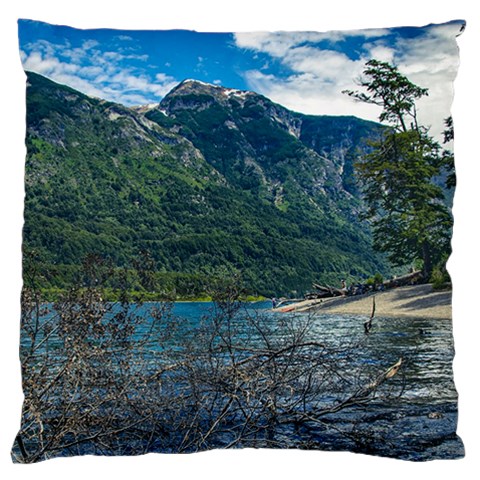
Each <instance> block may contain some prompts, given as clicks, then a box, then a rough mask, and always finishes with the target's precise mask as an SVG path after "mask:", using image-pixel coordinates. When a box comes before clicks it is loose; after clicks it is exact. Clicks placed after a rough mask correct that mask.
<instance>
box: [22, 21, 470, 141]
mask: <svg viewBox="0 0 480 480" xmlns="http://www.w3.org/2000/svg"><path fill="white" fill-rule="evenodd" d="M462 24H463V22H462V21H460V20H458V21H452V22H448V23H445V24H437V25H435V24H432V25H429V26H426V27H402V28H390V29H367V30H347V31H331V32H289V31H279V32H251V33H248V32H242V33H199V32H194V31H189V30H163V31H162V30H156V31H155V30H151V31H148V30H144V31H141V30H136V31H135V30H112V29H90V30H81V29H75V28H70V27H67V26H58V25H50V24H47V23H43V22H36V21H31V20H19V42H20V56H21V60H22V63H23V67H24V68H25V69H26V70H29V71H34V72H37V73H40V74H42V75H45V76H46V77H48V78H50V79H52V80H54V81H56V82H59V83H62V84H66V85H69V86H70V87H72V88H75V89H77V90H79V91H81V92H83V93H86V94H87V95H91V96H94V97H99V98H104V99H106V100H110V101H113V102H118V103H122V104H124V105H127V106H130V105H144V104H152V103H158V102H159V101H160V100H161V99H162V98H163V97H164V96H165V95H166V94H167V93H168V92H169V91H170V90H171V89H172V88H173V87H175V86H176V85H177V84H178V83H179V82H181V81H182V80H184V79H186V78H193V79H197V80H201V81H204V82H208V83H212V84H215V85H221V86H224V87H228V88H236V89H240V90H253V91H255V92H257V93H260V94H262V95H265V96H266V97H268V98H270V99H271V100H273V101H274V102H277V103H279V104H281V105H284V106H285V107H287V108H289V109H291V110H294V111H297V112H302V113H307V114H315V115H356V116H358V117H360V118H365V119H367V120H377V119H378V115H379V114H380V108H379V107H377V106H374V105H367V104H364V103H359V102H355V101H354V100H353V99H352V98H350V97H348V96H346V95H345V94H343V93H342V90H345V89H357V88H358V86H357V83H356V82H358V79H359V77H360V76H361V74H362V71H363V69H364V66H365V63H366V62H367V61H368V60H369V59H371V58H376V59H378V60H383V61H387V62H389V63H392V64H395V65H397V66H398V68H399V70H400V72H402V73H403V74H404V75H406V76H407V77H408V78H409V79H410V80H411V81H413V82H414V83H416V84H417V85H419V86H421V87H425V88H428V90H429V95H428V97H425V98H423V99H421V100H420V101H419V103H418V115H419V119H420V122H421V123H422V124H423V125H425V126H427V127H430V128H431V133H432V134H433V135H434V136H436V137H437V138H439V139H440V138H441V132H442V131H443V129H444V125H443V119H445V118H446V117H447V116H449V114H450V106H451V102H452V100H453V80H454V79H455V76H456V72H457V68H458V48H457V44H456V40H455V39H456V36H457V35H458V34H459V33H460V30H461V27H462Z"/></svg>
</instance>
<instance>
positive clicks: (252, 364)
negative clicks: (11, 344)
mask: <svg viewBox="0 0 480 480" xmlns="http://www.w3.org/2000/svg"><path fill="white" fill-rule="evenodd" d="M270 306H271V305H270V302H257V303H247V304H237V303H234V304H231V303H228V302H226V303H224V304H214V303H209V302H205V303H203V302H202V303H200V302H178V303H175V304H173V305H169V306H166V305H165V304H158V303H146V304H143V305H141V306H138V305H124V306H123V308H122V307H121V306H120V305H111V304H102V303H101V302H99V303H98V304H95V303H92V304H90V305H89V306H88V309H89V310H88V312H85V311H82V310H80V309H77V308H76V307H75V306H72V305H65V306H64V307H62V309H63V310H62V311H61V312H57V311H53V309H52V307H51V306H47V308H46V309H45V311H44V312H42V314H41V317H39V318H38V322H37V321H32V325H31V326H30V327H29V326H28V325H24V330H23V331H22V355H23V358H24V360H25V361H28V362H30V363H29V365H30V368H31V371H32V372H34V373H32V377H33V380H32V381H31V382H27V384H31V385H36V384H38V385H39V387H37V391H34V392H33V393H34V394H33V396H32V398H33V400H34V401H36V399H37V398H38V390H39V389H40V390H41V395H40V396H41V397H42V402H44V403H43V404H42V405H40V406H39V405H38V404H36V403H35V405H34V407H35V408H33V407H32V412H33V413H32V414H31V417H29V409H28V408H26V410H25V416H26V418H25V419H24V424H28V428H29V429H30V430H26V431H25V434H24V435H25V437H26V440H25V443H26V444H27V445H29V448H30V449H32V450H33V449H35V448H36V445H35V442H36V441H37V440H36V439H37V437H38V435H39V431H41V433H42V435H46V434H47V433H49V432H51V433H50V434H51V435H55V436H56V437H58V440H56V441H57V442H58V446H55V447H52V450H53V453H50V455H54V456H67V455H72V454H86V453H94V454H99V453H100V454H109V455H120V454H122V455H123V454H127V453H129V454H138V453H146V452H195V451H201V450H206V449H211V448H242V447H254V448H262V447H268V448H299V449H321V450H348V451H355V452H361V453H367V454H374V455H382V456H389V457H395V458H402V459H409V460H417V461H418V460H430V459H438V458H443V459H449V458H459V457H461V456H463V455H464V449H463V444H462V442H461V440H460V439H459V437H458V436H457V435H456V433H455V431H456V422H457V392H456V390H455V385H454V383H453V373H452V361H453V358H454V348H453V338H452V329H451V321H449V320H441V319H434V320H432V319H422V318H414V319H411V318H408V319H407V318H382V317H375V318H374V320H373V327H372V330H371V332H370V334H368V335H366V334H365V331H364V327H363V322H364V320H365V319H366V318H367V317H362V316H353V315H325V314H318V315H309V314H298V313H297V314H281V313H276V312H272V311H271V309H270ZM42 326H43V327H44V328H43V327H42ZM27 332H28V334H27ZM32 332H35V334H33V333H32ZM32 338H34V339H35V340H33V341H32ZM32 342H33V343H35V344H36V345H37V346H38V347H36V348H35V351H34V355H29V354H28V352H31V351H32V349H31V347H32ZM399 359H402V364H401V367H400V369H399V370H398V373H397V374H396V375H392V376H391V378H389V376H388V375H386V372H388V371H389V368H390V367H392V366H393V365H394V364H396V363H397V362H398V361H399ZM27 371H28V370H27ZM35 375H37V376H36V377H35ZM48 379H50V380H51V379H53V382H51V383H48V382H49V380H48ZM45 384H47V388H45ZM70 389H76V390H75V395H74V396H73V397H71V398H70V397H69V399H67V398H65V396H67V397H68V396H69V395H70V394H69V392H70ZM45 392H47V393H46V394H45ZM26 396H27V401H28V398H29V395H28V392H27V394H26ZM67 400H68V401H67ZM34 401H32V402H33V403H34ZM33 403H32V405H33ZM72 405H75V411H76V412H85V411H88V415H87V417H88V422H86V423H85V425H83V424H82V425H80V427H81V428H83V430H79V431H72V429H73V430H75V428H80V427H79V426H78V423H79V422H76V423H75V424H74V425H75V427H72V426H71V425H69V426H68V428H66V427H65V429H64V430H61V429H60V432H59V426H58V425H59V421H58V418H61V419H62V421H64V419H65V418H68V416H69V415H73V414H72V413H71V412H72V410H71V409H72ZM42 409H45V410H47V412H45V415H44V418H42V420H41V422H39V421H38V419H37V417H35V415H37V416H38V413H37V412H38V410H40V411H41V410H42ZM65 409H67V412H68V413H66V412H65ZM112 412H116V413H115V415H113V414H112ZM34 414H35V415H34ZM82 415H84V414H82ZM106 418H107V419H108V421H109V422H113V424H114V426H113V427H108V428H110V429H111V431H110V432H115V431H120V432H122V433H121V434H120V436H119V435H118V434H116V435H113V434H111V433H108V435H107V433H101V435H102V438H101V443H99V444H97V443H96V438H97V437H96V435H100V433H98V432H105V431H109V430H108V428H107V427H106V425H105V419H106ZM82 419H83V417H82ZM27 420H28V422H27ZM36 422H39V423H38V425H36ZM125 422H126V423H125ZM128 422H130V423H128ZM125 425H127V426H125ZM128 425H130V426H128ZM49 429H50V430H49ZM92 431H95V432H97V433H96V434H95V435H92ZM45 432H47V433H45ZM56 437H55V438H56ZM79 438H80V439H82V438H85V439H87V440H88V439H94V440H88V441H87V440H85V441H83V440H81V441H80V442H79V440H78V439H79ZM133 439H135V440H133ZM43 441H45V440H43ZM52 444H54V443H53V442H52ZM71 445H75V449H74V450H72V447H71ZM79 445H80V446H79Z"/></svg>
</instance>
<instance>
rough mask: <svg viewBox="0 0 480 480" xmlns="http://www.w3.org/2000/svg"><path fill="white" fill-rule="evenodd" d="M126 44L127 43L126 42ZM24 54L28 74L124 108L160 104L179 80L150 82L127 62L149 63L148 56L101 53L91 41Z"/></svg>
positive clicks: (42, 45) (43, 44)
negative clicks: (123, 105)
mask: <svg viewBox="0 0 480 480" xmlns="http://www.w3.org/2000/svg"><path fill="white" fill-rule="evenodd" d="M125 40H127V39H125ZM25 50H26V51H23V50H22V51H21V53H20V57H21V59H22V63H23V66H24V68H25V70H30V71H33V72H36V73H39V74H41V75H44V76H46V77H48V78H51V79H52V80H54V81H56V82H58V83H63V84H66V85H69V86H71V87H72V88H75V89H77V90H79V91H81V92H83V93H85V94H87V95H90V96H94V97H99V98H104V99H106V100H110V101H113V102H118V103H123V104H125V105H135V104H146V103H152V101H160V100H161V98H162V97H163V96H165V94H166V93H168V92H169V91H170V90H171V89H172V88H173V87H174V86H175V85H177V83H178V82H177V80H176V79H175V78H173V77H171V76H169V75H167V74H165V73H157V74H156V75H155V76H154V78H151V77H150V76H149V75H148V74H147V73H146V72H145V70H143V69H138V68H135V67H133V66H129V67H125V66H124V63H123V62H124V61H125V60H132V59H133V60H138V61H146V60H148V56H147V55H136V54H130V53H129V54H125V53H124V52H122V50H119V51H102V50H101V49H100V45H99V43H98V42H96V41H93V40H89V41H86V42H84V43H83V44H82V46H81V47H75V48H72V47H71V46H70V45H69V43H68V42H65V43H64V44H63V45H61V44H53V43H51V42H47V41H44V40H41V41H38V42H36V43H35V44H29V45H26V46H25Z"/></svg>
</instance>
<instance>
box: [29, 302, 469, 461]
mask: <svg viewBox="0 0 480 480" xmlns="http://www.w3.org/2000/svg"><path fill="white" fill-rule="evenodd" d="M159 306H161V304H160V305H159V304H155V303H146V304H143V305H127V306H126V308H127V309H129V308H131V310H132V311H134V312H135V315H136V316H137V317H138V318H140V319H141V321H140V322H139V323H138V326H137V327H136V329H135V331H134V333H133V335H132V336H130V337H129V338H136V337H137V336H138V338H142V336H145V337H146V338H149V340H148V341H146V342H142V343H141V349H140V348H138V349H137V348H135V349H133V350H131V351H130V352H131V353H133V354H134V361H133V365H131V366H130V367H131V368H138V373H139V374H145V373H148V374H152V375H156V372H157V371H158V367H159V365H166V364H165V363H164V364H162V362H172V361H173V360H174V359H177V360H179V363H178V365H182V361H183V359H184V358H183V357H182V355H185V352H186V354H187V355H190V354H191V352H194V353H193V355H192V358H190V362H192V365H191V366H192V367H193V366H194V367H195V369H196V370H195V372H196V374H201V373H202V371H203V368H204V366H205V367H208V365H203V362H204V360H203V358H205V361H211V362H212V363H213V364H215V363H217V362H218V365H220V366H221V365H225V361H224V357H223V355H226V354H225V349H224V350H222V349H221V348H219V349H216V347H217V346H218V347H222V346H221V345H220V344H219V345H213V347H215V348H214V349H213V351H214V353H213V354H211V356H210V357H208V355H207V356H205V357H203V356H202V355H203V352H202V348H203V347H202V343H201V341H202V340H201V338H202V337H201V335H202V325H204V324H205V322H206V323H207V324H208V322H212V319H214V318H218V315H219V314H220V315H221V312H219V311H218V310H216V309H217V308H218V306H216V305H215V304H213V303H196V302H191V303H187V302H186V303H182V302H179V303H176V304H175V305H174V306H173V310H172V312H171V313H172V314H173V319H174V321H173V322H172V323H162V322H160V323H159V324H157V323H155V322H154V321H153V316H154V315H153V313H152V312H153V311H154V309H155V308H157V307H159ZM111 307H112V308H111V310H110V311H109V313H108V314H106V315H105V316H104V317H102V320H101V321H103V322H106V323H108V322H109V319H110V318H114V315H115V309H116V308H117V307H116V306H114V305H111ZM257 316H258V318H261V319H262V320H261V321H262V322H263V323H262V328H263V333H266V332H268V338H269V341H271V342H272V344H273V345H274V348H273V351H274V350H275V349H279V348H280V349H281V348H282V342H283V341H285V342H286V343H288V342H289V341H290V342H291V340H292V335H294V333H292V332H295V331H296V329H297V330H302V328H303V327H302V326H307V325H308V329H306V330H305V331H307V332H308V333H307V335H306V337H305V338H303V340H302V341H303V342H312V343H316V345H317V346H318V345H322V346H325V348H324V349H322V348H320V349H316V350H312V351H308V349H305V350H303V351H302V352H300V354H301V355H305V357H302V356H296V357H292V358H295V359H297V360H295V361H298V363H297V364H295V368H296V367H297V365H300V366H301V368H303V366H304V365H305V360H304V358H308V359H309V361H312V357H314V358H313V361H314V362H316V361H318V358H319V357H318V355H324V357H322V358H323V359H324V360H325V361H323V360H322V363H321V364H322V368H323V365H325V368H332V371H333V372H334V376H335V380H334V381H331V380H328V379H331V378H332V375H330V372H329V371H327V372H326V374H325V378H326V379H327V381H326V383H325V388H323V386H322V388H321V389H319V390H318V392H321V393H320V394H317V393H315V396H312V397H308V400H305V403H304V404H303V408H305V410H306V411H309V412H319V411H322V409H325V407H331V406H332V405H336V403H335V402H342V401H344V400H345V399H346V398H347V399H348V398H350V395H351V394H352V391H355V390H356V389H357V390H358V389H362V388H364V387H365V386H367V385H368V384H369V382H371V381H372V379H375V378H377V377H378V375H379V374H382V373H383V372H385V371H386V369H387V368H388V367H390V366H392V365H394V364H395V363H396V362H397V361H398V360H399V359H400V358H401V359H402V366H401V368H400V371H399V373H398V374H397V375H395V377H393V378H392V379H390V380H389V381H388V382H385V384H383V385H382V388H381V389H379V390H381V391H380V392H376V393H375V396H374V398H373V401H369V402H368V403H365V404H361V402H357V403H355V405H351V406H349V407H348V408H345V409H340V410H339V411H335V413H327V414H325V415H323V414H322V415H321V416H319V417H321V418H320V420H319V421H317V422H313V423H311V422H303V423H302V424H300V425H296V424H295V423H294V422H290V423H287V422H284V423H283V424H282V422H281V421H279V422H278V424H276V425H275V426H274V427H272V429H273V430H274V433H273V435H274V436H275V441H278V445H279V446H281V447H282V448H285V447H291V448H312V449H322V450H349V451H357V452H364V453H370V454H376V455H384V456H391V457H398V458H404V459H410V460H428V459H436V458H458V457H461V456H462V455H463V445H462V442H461V440H460V439H459V438H458V436H457V435H456V433H455V432H456V422H457V393H456V391H455V386H454V383H453V373H452V361H453V357H454V349H453V338H452V329H451V321H449V320H440V319H438V320H435V319H423V318H414V319H410V318H383V317H375V318H374V320H373V327H372V330H371V332H370V334H368V335H366V334H365V332H364V326H363V322H364V321H365V319H366V318H367V317H361V316H353V315H326V314H318V315H315V316H309V315H308V314H279V313H274V312H272V311H271V310H270V303H269V302H258V303H251V304H246V305H245V306H244V308H242V309H240V311H239V313H238V314H237V315H234V317H233V320H232V324H231V325H230V326H229V328H230V327H231V333H232V339H233V341H234V343H235V347H240V348H238V349H237V350H236V353H235V355H236V357H235V358H236V361H238V362H239V363H241V362H242V360H243V359H245V358H247V357H248V356H249V355H251V354H252V352H253V351H257V352H258V348H257V347H258V346H259V345H260V346H261V345H263V347H262V348H264V346H265V343H262V341H263V340H264V338H262V337H261V334H260V333H259V332H258V331H256V330H255V328H252V325H254V324H255V322H252V321H247V319H248V318H250V319H251V318H253V317H255V318H257ZM43 321H44V322H46V323H50V324H51V325H50V327H49V330H48V331H49V332H50V333H49V334H48V338H45V340H48V342H46V341H45V342H44V341H43V340H44V338H43V337H41V336H39V340H40V345H42V348H41V349H39V350H38V352H36V353H37V354H38V355H41V354H42V353H44V350H45V349H47V345H48V350H49V353H50V357H51V359H53V360H55V361H54V362H53V363H54V364H55V363H58V364H61V360H62V356H65V352H64V345H63V344H62V340H61V339H60V338H59V336H58V335H57V326H56V322H57V321H58V319H56V313H55V312H53V311H52V310H50V311H49V312H48V313H47V314H46V315H45V317H44V319H43ZM170 326H172V327H174V328H172V331H171V332H168V335H165V332H166V331H167V330H168V329H169V327H170ZM293 327H295V328H293ZM203 338H204V340H205V337H203ZM164 339H168V340H164ZM188 342H191V343H190V344H189V343H188ZM220 343H221V342H220ZM195 345H199V347H198V348H196V346H195ZM22 348H23V349H24V350H26V351H28V348H29V338H28V336H27V335H22ZM182 349H183V350H182ZM256 349H257V350H256ZM167 350H168V352H167ZM312 352H314V353H312ZM177 354H178V358H177ZM212 355H213V356H212ZM253 356H255V355H253ZM225 358H226V357H225ZM289 358H290V357H288V356H286V357H285V360H284V361H285V362H287V361H288V359H289ZM137 359H138V365H139V366H138V367H136V366H135V364H136V363H137ZM298 359H300V360H298ZM57 360H58V362H57ZM228 361H229V360H228V358H227V362H228ZM319 364H320V362H319ZM259 365H260V364H259ZM276 365H277V366H278V367H280V366H282V363H281V362H280V363H278V364H276ZM179 369H180V368H179ZM166 371H167V370H166ZM170 371H171V372H172V373H167V374H166V376H165V377H164V381H166V382H167V383H168V381H171V385H172V386H171V391H170V390H168V391H169V396H168V403H169V404H170V403H171V399H172V398H174V397H175V396H179V381H182V380H179V378H180V379H181V378H182V374H180V375H179V376H177V377H175V375H176V373H174V372H173V370H168V372H170ZM205 371H206V372H209V370H208V368H206V370H205ZM214 371H215V372H217V373H218V372H220V373H221V372H222V370H221V369H219V370H214ZM226 371H227V373H228V375H229V376H230V377H231V373H230V370H228V369H227V370H226ZM312 371H313V370H312ZM265 372H267V371H265ZM265 372H264V373H265ZM315 372H316V373H315V374H318V372H320V373H321V370H319V369H317V370H315ZM249 373H251V372H249ZM267 373H268V372H267ZM207 377H208V378H206V381H207V384H208V382H209V380H210V378H209V375H207ZM298 380H299V382H300V380H301V381H303V380H305V379H304V378H303V377H302V376H301V374H300V375H299V376H298ZM317 380H318V379H315V378H313V381H314V382H315V381H317ZM295 381H296V378H295V379H291V380H290V383H289V384H288V388H289V389H290V390H289V393H287V394H286V393H285V390H283V391H281V389H280V388H279V391H278V395H279V397H280V398H279V399H278V405H281V403H282V398H283V399H285V398H287V395H289V396H290V398H289V400H290V402H291V401H292V399H293V400H295V395H296V394H297V393H296V390H295V389H296V386H295V385H296V384H295ZM318 381H320V380H318ZM322 381H323V380H322ZM183 382H184V384H183V385H182V386H183V388H184V390H183V393H184V394H185V382H186V380H185V379H184V380H183ZM227 383H228V381H227ZM252 385H255V386H256V387H255V391H258V388H257V387H258V386H259V385H262V383H261V382H259V383H258V384H254V383H252ZM207 386H208V387H209V385H207ZM162 388H163V387H162ZM209 388H210V387H209ZM285 388H286V387H285ZM297 391H298V389H297ZM316 392H317V391H316ZM187 393H188V392H187ZM247 396H248V395H247ZM252 397H254V395H252ZM260 397H261V394H259V399H258V402H259V406H261V407H262V408H264V406H263V405H264V404H265V405H266V404H267V403H268V402H266V401H265V402H264V400H267V399H264V398H263V397H262V398H260ZM319 397H321V398H319ZM232 398H233V397H232ZM306 398H307V397H306ZM369 400H370V399H369ZM262 402H263V403H262ZM359 403H360V404H359ZM149 405H150V404H149ZM222 405H223V404H222ZM172 408H173V409H174V410H175V408H176V407H172ZM242 408H243V406H242ZM259 408H260V407H259ZM295 408H297V407H295ZM333 410H334V409H333ZM333 410H330V409H328V412H333ZM252 411H253V410H252ZM211 413H214V412H211ZM175 414H176V410H175ZM286 415H287V416H288V412H286ZM162 421H163V420H162ZM228 421H229V422H231V423H227V424H226V427H228V428H227V429H226V432H228V430H229V429H230V427H232V429H231V430H232V431H233V430H234V428H233V427H235V428H238V425H233V423H234V422H235V421H237V420H236V419H235V417H232V419H230V420H228ZM208 428H209V427H208ZM224 437H225V438H224ZM159 442H160V441H159ZM229 444H230V442H229V441H228V433H225V434H224V433H223V432H221V433H220V434H219V437H218V440H217V443H214V444H212V445H214V446H218V447H221V446H225V445H229ZM245 445H246V446H252V445H253V446H255V447H258V446H262V444H261V443H258V444H245ZM270 445H271V444H270ZM241 446H242V444H241V443H239V444H238V445H236V446H235V448H236V447H241ZM152 451H176V450H175V449H174V448H171V450H166V449H165V445H164V444H162V443H161V442H160V443H159V445H158V447H156V449H153V450H152Z"/></svg>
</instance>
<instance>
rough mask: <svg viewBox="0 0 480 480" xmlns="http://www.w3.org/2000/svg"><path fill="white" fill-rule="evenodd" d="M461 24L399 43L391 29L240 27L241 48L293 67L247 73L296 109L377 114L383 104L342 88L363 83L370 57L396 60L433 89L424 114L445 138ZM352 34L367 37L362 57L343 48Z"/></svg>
mask: <svg viewBox="0 0 480 480" xmlns="http://www.w3.org/2000/svg"><path fill="white" fill-rule="evenodd" d="M458 29H459V25H458V24H447V25H438V26H432V27H429V28H427V29H425V30H424V32H425V33H424V34H422V35H419V36H416V37H414V38H407V37H397V40H396V41H395V42H394V43H392V41H391V39H390V41H387V39H386V38H385V37H384V36H385V34H387V33H389V31H388V30H364V31H347V32H332V33H314V32H306V33H305V32H275V33H269V32H257V33H239V34H236V35H235V41H236V45H237V46H238V47H240V48H245V49H249V50H252V51H253V52H258V53H264V54H268V55H270V56H271V57H272V58H274V59H275V60H276V61H277V62H280V63H281V64H282V65H283V66H284V67H288V69H289V70H290V71H291V73H290V74H288V75H287V76H285V75H282V76H280V75H278V76H276V75H273V74H272V73H266V72H268V71H269V70H268V69H265V71H263V69H262V70H250V71H247V72H245V79H246V81H247V83H248V85H249V87H250V88H252V89H253V90H255V91H258V92H259V93H262V94H263V95H265V96H267V97H269V98H271V99H272V100H273V101H275V102H278V103H280V104H282V105H285V106H286V107H288V108H290V109H292V110H295V111H300V112H304V113H310V114H326V115H356V116H359V117H362V118H366V119H369V120H377V119H378V115H379V113H380V109H379V108H378V107H375V106H372V105H366V104H363V103H358V102H354V101H353V100H352V99H350V98H349V97H346V96H345V95H344V94H342V93H341V92H342V90H344V89H357V88H358V87H357V85H356V83H355V80H356V79H358V78H359V76H360V75H361V73H362V71H363V68H364V65H365V62H366V61H367V60H368V59H370V58H377V59H379V60H382V61H387V62H391V63H394V64H396V65H398V67H399V70H400V71H401V72H402V73H403V74H405V75H407V76H408V77H409V78H410V80H411V81H413V82H414V83H416V84H418V85H420V86H422V87H426V88H428V89H429V96H428V97H426V98H425V99H421V100H420V101H419V103H418V107H419V119H420V121H421V123H422V124H424V125H426V126H431V127H432V128H431V132H432V134H434V135H435V136H436V137H437V138H438V139H439V140H440V139H441V132H442V131H443V128H444V127H443V119H444V118H446V117H447V116H448V115H449V113H450V104H451V101H452V82H453V80H454V77H455V74H456V70H457V64H458V59H457V57H458V52H457V46H456V42H455V41H454V37H455V34H456V33H457V32H458ZM390 33H391V32H390ZM349 36H358V37H363V39H364V42H363V52H362V53H361V54H360V56H359V58H357V59H352V58H349V56H348V55H347V54H346V53H342V51H339V50H341V48H342V44H341V43H339V42H342V41H343V40H345V39H347V38H348V37H349ZM382 37H383V38H382ZM321 40H328V41H329V42H330V45H334V46H335V47H336V49H335V50H334V49H333V47H331V49H327V48H320V47H319V46H318V42H320V41H321ZM270 72H271V70H270Z"/></svg>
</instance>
